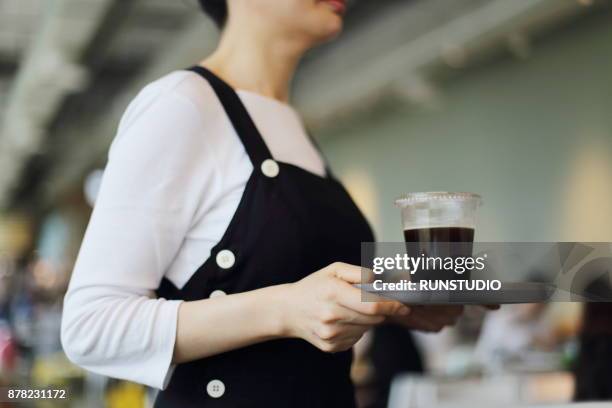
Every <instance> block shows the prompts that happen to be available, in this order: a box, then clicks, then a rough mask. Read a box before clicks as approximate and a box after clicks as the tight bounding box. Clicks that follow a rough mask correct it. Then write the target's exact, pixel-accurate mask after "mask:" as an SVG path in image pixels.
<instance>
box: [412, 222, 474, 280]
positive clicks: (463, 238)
mask: <svg viewBox="0 0 612 408" xmlns="http://www.w3.org/2000/svg"><path fill="white" fill-rule="evenodd" d="M404 238H405V240H406V249H407V254H408V256H410V257H413V258H414V257H428V258H441V259H442V260H448V259H449V258H451V259H453V260H455V259H457V258H465V257H471V256H472V247H473V242H474V229H473V228H465V227H433V228H416V229H408V230H405V231H404ZM469 276H470V274H469V272H464V273H462V274H457V273H455V272H454V271H449V270H444V269H433V270H432V269H430V270H428V271H427V273H417V274H415V275H413V276H412V280H414V281H419V280H421V279H469Z"/></svg>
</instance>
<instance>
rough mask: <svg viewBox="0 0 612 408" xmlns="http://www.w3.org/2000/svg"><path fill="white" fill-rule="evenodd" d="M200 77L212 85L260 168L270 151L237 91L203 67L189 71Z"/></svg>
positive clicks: (270, 155)
mask: <svg viewBox="0 0 612 408" xmlns="http://www.w3.org/2000/svg"><path fill="white" fill-rule="evenodd" d="M188 70H189V71H193V72H195V73H196V74H198V75H200V76H201V77H202V78H204V79H205V80H206V81H208V83H209V84H210V85H211V87H212V88H213V90H214V91H215V94H217V98H219V101H221V105H223V109H225V113H226V114H227V116H228V117H229V119H230V122H232V125H233V126H234V129H235V130H236V133H237V134H238V137H239V138H240V140H241V141H242V144H243V145H244V148H245V150H246V152H247V154H248V155H249V158H250V159H251V163H253V166H254V167H256V168H257V167H259V166H260V165H261V163H262V162H264V161H265V160H267V159H271V158H272V154H271V153H270V149H268V146H267V145H266V143H265V142H264V140H263V138H262V136H261V133H259V130H258V129H257V126H255V123H254V122H253V119H252V118H251V115H249V112H248V111H247V109H246V107H245V106H244V104H243V103H242V101H241V100H240V97H239V96H238V94H236V91H234V89H233V88H232V87H231V86H229V85H228V84H227V83H225V82H224V81H223V80H222V79H221V78H219V77H218V76H216V75H215V74H213V73H212V72H211V71H209V70H208V69H206V68H204V67H202V66H199V65H197V66H194V67H191V68H189V69H188Z"/></svg>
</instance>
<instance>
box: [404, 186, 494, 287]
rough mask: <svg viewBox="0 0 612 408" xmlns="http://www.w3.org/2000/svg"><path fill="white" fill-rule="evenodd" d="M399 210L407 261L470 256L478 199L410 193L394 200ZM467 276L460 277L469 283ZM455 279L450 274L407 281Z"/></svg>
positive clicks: (463, 195)
mask: <svg viewBox="0 0 612 408" xmlns="http://www.w3.org/2000/svg"><path fill="white" fill-rule="evenodd" d="M395 203H396V205H397V206H398V207H399V208H400V209H401V210H402V226H403V229H404V240H405V242H406V252H407V254H408V255H409V256H411V257H419V256H426V257H433V258H441V259H442V258H444V259H446V258H448V257H451V258H455V259H456V258H459V257H470V256H472V245H473V242H474V231H475V228H476V215H477V211H478V208H479V207H480V205H481V204H482V198H481V197H480V196H479V195H478V194H473V193H450V192H430V193H410V194H406V195H405V196H404V197H401V198H399V199H397V200H396V202H395ZM469 276H470V273H469V272H468V273H464V274H463V275H461V277H460V278H461V279H469ZM426 278H435V279H456V278H458V276H457V275H456V274H455V273H454V272H453V271H445V270H437V271H434V273H429V274H425V275H423V274H416V275H413V276H411V278H410V280H412V281H420V280H421V279H426Z"/></svg>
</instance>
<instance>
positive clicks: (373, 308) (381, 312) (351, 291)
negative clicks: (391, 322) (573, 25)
mask: <svg viewBox="0 0 612 408" xmlns="http://www.w3.org/2000/svg"><path fill="white" fill-rule="evenodd" d="M331 291H332V294H333V297H334V299H333V300H334V301H336V302H337V303H338V304H340V305H341V306H344V307H346V308H348V309H351V310H354V311H356V312H358V313H361V314H364V315H368V316H395V315H407V314H408V313H410V309H409V308H408V307H406V306H404V305H403V304H401V303H400V302H397V301H395V300H384V299H382V298H381V300H380V301H376V302H374V301H367V302H366V301H363V300H362V299H361V290H360V289H357V288H355V287H354V286H352V285H350V284H348V283H346V282H342V281H340V280H338V281H337V284H335V285H334V287H333V288H332V289H331Z"/></svg>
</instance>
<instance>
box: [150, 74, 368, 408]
mask: <svg viewBox="0 0 612 408" xmlns="http://www.w3.org/2000/svg"><path fill="white" fill-rule="evenodd" d="M191 70H192V71H194V72H196V73H197V74H199V75H201V76H202V77H203V78H204V79H205V80H207V81H208V82H209V83H210V84H211V86H212V88H213V89H214V91H215V93H216V94H217V97H218V98H219V100H220V101H221V104H222V105H223V107H224V109H225V111H226V113H227V115H228V117H229V119H230V121H231V122H232V124H233V126H234V128H235V130H236V133H237V134H238V137H239V138H240V140H241V141H242V143H243V144H244V147H245V150H246V152H247V154H248V156H249V159H250V160H251V162H252V163H253V168H254V169H253V173H252V174H251V176H250V178H249V180H248V182H247V184H246V187H245V190H244V193H243V196H242V198H241V201H240V203H239V205H238V208H237V210H236V212H235V214H234V216H233V218H232V220H231V221H230V224H229V226H228V228H227V230H226V231H225V233H224V235H223V237H222V238H221V240H220V241H219V243H218V244H217V245H216V246H215V247H214V248H213V249H212V252H211V256H210V257H209V258H208V259H207V260H206V261H205V262H204V264H203V265H202V266H200V267H199V268H198V270H197V271H196V272H195V274H194V275H193V276H192V278H191V279H190V280H189V281H188V282H187V284H185V285H184V287H182V288H177V287H175V286H174V285H173V284H172V283H171V282H170V281H168V280H167V279H163V280H162V282H161V284H160V287H159V289H158V290H157V295H158V296H159V297H163V298H166V299H183V300H186V301H193V300H200V299H206V298H209V297H211V296H223V295H229V294H233V293H241V292H246V291H251V290H255V289H259V288H263V287H267V286H271V285H279V284H284V283H290V282H296V281H298V280H300V279H302V278H304V277H305V276H307V275H309V274H311V273H312V272H314V271H317V270H319V269H321V268H323V267H325V266H327V265H329V264H331V263H333V262H336V261H339V262H346V263H350V264H354V265H359V264H360V261H361V259H360V253H361V242H369V241H373V235H372V231H371V229H370V226H369V225H368V223H367V221H366V220H365V218H364V217H363V215H362V213H361V212H360V211H359V209H358V208H357V207H356V206H355V203H354V202H353V200H352V199H351V198H350V196H349V194H348V193H347V192H346V190H345V189H344V187H343V186H342V185H341V184H340V183H339V182H338V181H337V180H335V179H334V178H333V177H332V176H331V175H330V173H329V172H328V173H327V175H326V176H325V177H320V176H318V175H316V174H313V173H311V172H308V171H306V170H304V169H302V168H299V167H297V166H294V165H291V164H288V163H282V162H277V161H275V160H274V158H273V157H272V156H271V154H270V150H269V149H268V147H267V146H266V144H265V142H264V140H263V139H262V137H261V134H260V133H259V131H258V130H257V128H256V126H255V124H254V122H253V120H252V119H251V117H250V116H249V114H248V112H247V110H246V108H245V107H244V105H243V104H242V102H241V101H240V99H239V97H238V95H237V94H236V93H235V91H234V90H233V89H232V88H231V87H230V86H229V85H227V84H226V83H224V82H223V81H222V80H221V79H220V78H218V77H217V76H215V75H214V74H213V73H212V72H210V71H208V70H206V69H205V68H202V67H199V66H198V67H194V68H191ZM207 330H214V329H211V328H208V329H207ZM351 362H352V351H346V352H341V353H324V352H322V351H320V350H318V349H317V348H315V347H314V346H312V345H311V344H309V343H308V342H306V341H304V340H301V339H280V340H272V341H267V342H264V343H260V344H256V345H253V346H249V347H245V348H242V349H238V350H234V351H230V352H226V353H222V354H219V355H216V356H213V357H208V358H204V359H201V360H197V361H193V362H189V363H185V364H180V365H178V366H177V367H176V369H175V371H174V373H173V375H172V378H171V380H170V383H169V385H168V387H167V388H166V389H165V390H164V391H160V392H159V394H158V396H157V399H156V402H155V407H156V408H192V407H200V408H208V407H231V408H241V407H269V408H273V407H282V408H289V407H297V408H300V407H304V408H306V407H308V408H313V407H321V408H325V407H335V408H337V407H342V408H350V407H354V406H355V400H354V395H353V385H352V383H351V380H350V367H351Z"/></svg>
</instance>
